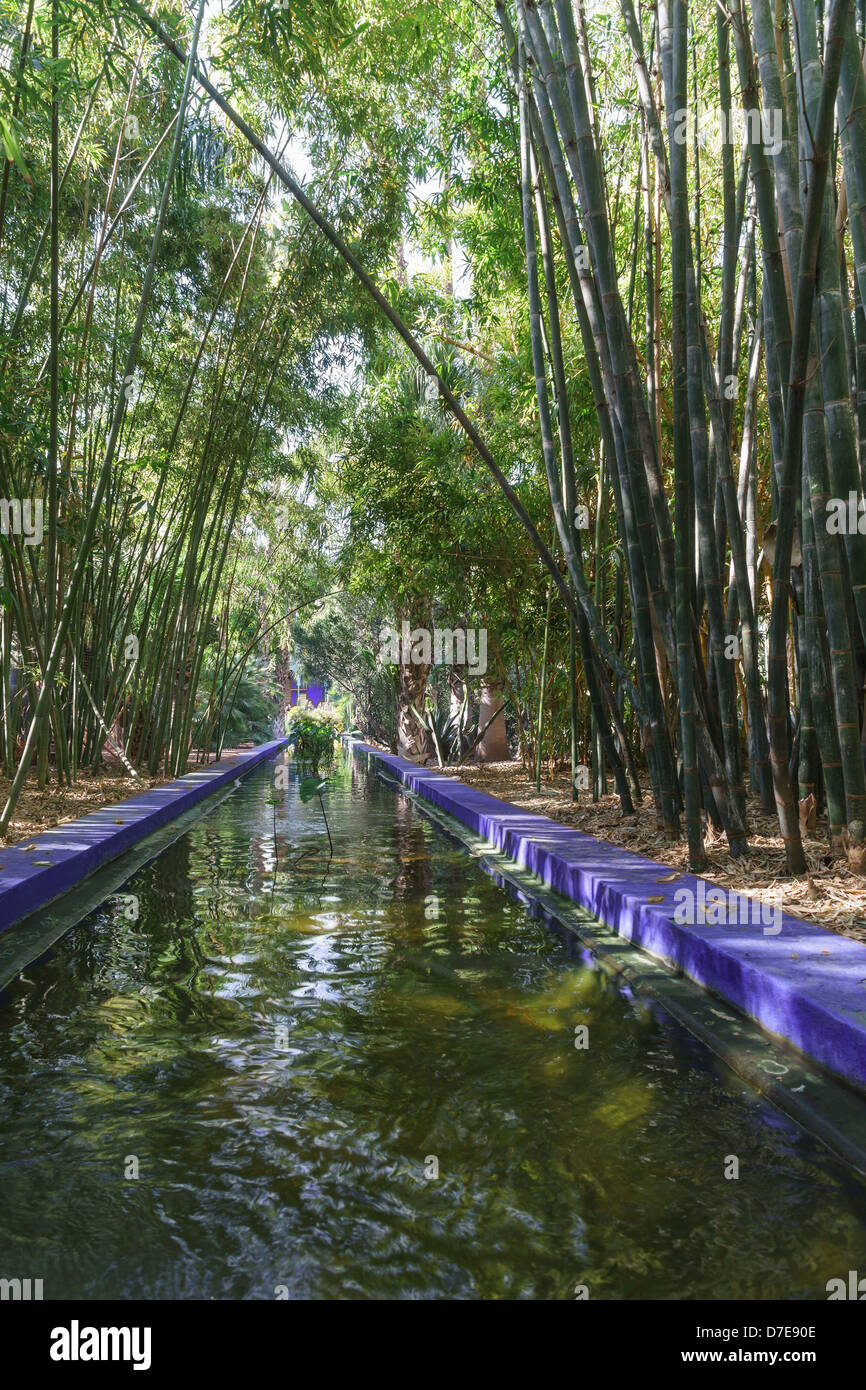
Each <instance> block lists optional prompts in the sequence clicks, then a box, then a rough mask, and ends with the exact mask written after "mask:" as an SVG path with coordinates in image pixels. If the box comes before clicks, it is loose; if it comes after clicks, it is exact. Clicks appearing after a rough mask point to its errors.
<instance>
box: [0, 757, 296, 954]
mask: <svg viewBox="0 0 866 1390" xmlns="http://www.w3.org/2000/svg"><path fill="white" fill-rule="evenodd" d="M285 746H286V740H285V739H284V738H278V739H273V740H272V741H271V742H270V743H262V744H259V746H258V747H257V748H251V749H249V751H248V752H245V753H238V754H236V755H235V756H234V757H233V758H230V759H228V758H227V759H223V760H222V761H221V762H218V763H211V764H209V765H208V766H205V767H202V768H197V769H196V771H195V772H188V773H187V774H186V775H185V776H184V777H178V778H177V779H176V780H175V781H174V782H168V783H166V785H165V786H164V787H153V788H152V789H151V790H150V791H146V792H142V793H141V795H139V796H134V797H131V798H130V799H129V800H128V801H118V802H117V803H116V804H115V805H113V806H105V807H103V808H102V809H101V810H99V811H92V812H91V813H90V814H89V815H87V816H82V817H81V818H80V819H79V820H74V821H68V822H67V823H66V824H65V825H57V826H54V828H53V829H51V830H45V831H43V832H42V833H41V834H40V835H35V836H34V837H33V838H32V839H31V840H26V841H22V842H21V844H19V845H11V846H10V847H9V848H8V849H3V848H0V864H2V870H0V932H3V931H5V930H6V929H7V927H11V926H14V925H15V923H16V922H20V921H21V919H22V918H24V917H29V916H30V914H31V912H35V911H36V910H37V909H38V908H41V907H45V906H46V905H47V904H48V903H50V902H53V901H54V899H55V898H57V897H59V896H60V895H61V894H62V893H66V892H68V890H69V889H70V888H74V887H75V886H76V885H77V884H79V883H81V881H82V879H85V878H87V877H88V876H89V875H90V874H92V873H93V871H94V870H95V869H98V868H101V866H102V865H103V864H106V863H108V862H109V860H111V859H116V858H117V857H118V855H120V854H123V853H125V851H126V850H128V849H131V847H132V846H133V845H136V844H138V843H139V841H140V840H144V839H146V838H147V836H148V835H152V834H153V832H154V831H155V830H159V829H160V828H161V827H162V826H163V825H166V824H167V823H168V822H169V821H172V820H176V818H177V817H178V816H180V815H182V814H183V813H184V811H188V810H190V809H191V807H193V806H195V805H197V803H198V802H199V801H202V800H204V798H205V797H206V796H210V795H211V794H212V793H213V792H215V791H217V790H219V788H220V787H224V786H226V785H227V784H228V783H230V782H233V781H235V780H236V779H237V778H238V777H242V776H243V774H244V773H245V772H249V770H250V768H252V767H255V766H256V764H257V763H260V762H262V761H264V759H265V758H268V757H270V756H271V755H272V754H274V753H277V752H279V750H280V749H281V748H284V747H285ZM118 821H121V822H122V826H119V825H118ZM23 844H28V845H29V844H32V845H35V846H36V848H35V849H34V850H33V851H32V852H31V853H25V852H24V850H23V849H22V845H23ZM49 859H50V861H51V862H50V864H43V863H40V861H42V860H49Z"/></svg>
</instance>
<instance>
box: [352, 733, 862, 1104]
mask: <svg viewBox="0 0 866 1390" xmlns="http://www.w3.org/2000/svg"><path fill="white" fill-rule="evenodd" d="M350 747H351V749H352V752H353V753H354V754H356V755H357V754H359V753H363V754H364V755H366V756H369V757H373V758H375V759H377V760H378V761H379V762H380V763H383V764H384V765H385V766H387V767H388V768H389V769H390V771H391V773H392V774H393V775H394V776H395V777H396V778H397V779H398V780H399V781H401V782H403V783H404V784H405V785H406V786H407V787H409V788H410V789H411V790H412V791H414V792H416V793H417V794H418V795H420V796H422V797H426V798H427V800H429V801H431V802H433V804H434V805H436V806H439V807H441V808H442V810H444V811H447V812H448V813H449V814H450V815H452V816H454V817H456V819H458V820H460V821H462V823H463V824H464V825H466V826H468V827H469V829H471V830H473V831H475V833H476V834H478V835H481V836H483V837H484V839H486V840H488V841H489V842H490V843H491V844H492V845H494V846H495V847H496V848H497V849H498V850H500V851H501V852H502V853H504V854H507V855H508V857H509V858H511V859H513V860H514V861H515V862H516V863H517V864H518V865H519V866H520V867H521V868H525V869H529V870H531V871H532V872H533V873H535V874H537V875H538V877H539V878H540V879H541V880H542V881H543V882H544V883H545V884H546V885H547V886H548V887H550V888H553V889H555V890H556V891H557V892H559V893H562V894H563V895H564V896H565V897H568V898H571V899H572V901H574V902H576V903H579V904H580V905H581V906H582V907H585V908H587V909H588V910H589V911H590V912H592V913H593V914H594V915H595V916H596V917H599V918H601V919H602V921H604V922H605V923H607V924H608V925H609V926H610V927H612V928H613V930H614V931H616V932H617V933H618V934H619V935H621V936H623V937H626V938H627V939H628V940H629V941H632V942H634V944H635V945H637V946H640V947H642V948H643V949H644V950H647V951H650V952H651V953H652V954H653V955H655V956H659V957H661V958H662V959H663V960H665V961H666V962H668V963H669V964H671V965H675V966H677V967H679V968H680V969H681V970H682V971H683V972H684V974H686V975H688V976H689V977H690V978H691V979H692V980H695V981H696V982H697V983H698V984H700V985H703V986H705V987H706V988H708V989H711V990H714V991H715V992H716V993H717V994H719V995H720V996H721V997H722V998H723V999H725V1000H727V1001H728V1003H730V1004H733V1005H734V1006H735V1007H736V1008H737V1009H739V1010H740V1011H741V1012H742V1013H744V1014H746V1015H747V1017H749V1018H751V1019H753V1020H754V1021H755V1022H756V1023H759V1024H760V1025H761V1026H762V1027H763V1028H766V1029H767V1030H768V1031H769V1032H771V1033H774V1034H776V1035H777V1036H778V1037H781V1038H783V1039H785V1040H786V1041H788V1042H790V1043H792V1044H793V1045H794V1046H795V1047H797V1048H799V1049H800V1051H801V1052H804V1053H805V1054H806V1055H807V1056H808V1057H811V1058H813V1059H814V1060H815V1061H816V1062H819V1063H820V1064H821V1066H823V1067H825V1068H827V1070H828V1071H831V1072H834V1073H836V1074H837V1075H839V1076H841V1077H844V1078H845V1079H846V1080H847V1081H849V1082H851V1083H853V1084H855V1085H857V1086H859V1087H866V945H862V944H861V943H860V942H857V941H853V940H851V939H850V938H849V937H844V936H839V935H838V934H837V933H836V932H833V931H830V930H829V929H827V928H825V927H819V926H814V925H813V924H812V923H810V922H804V921H802V920H801V919H800V918H798V917H792V916H789V915H788V914H787V913H779V915H778V917H777V918H776V919H775V920H774V921H773V923H772V930H768V927H766V926H763V925H761V924H760V923H758V924H753V923H749V924H748V925H742V926H740V925H734V924H726V925H722V926H711V925H707V924H696V925H689V924H682V923H679V922H676V921H674V920H673V917H672V915H671V914H672V912H673V910H674V909H675V907H676V906H677V903H676V900H675V894H676V893H678V892H679V891H681V890H682V889H686V890H688V891H690V892H692V893H694V894H695V896H696V898H697V897H698V896H699V894H700V892H701V888H700V885H703V892H704V893H706V891H707V890H708V889H710V888H715V887H716V885H713V884H711V883H710V882H709V880H707V879H703V880H702V879H699V878H697V877H695V876H694V875H691V874H685V873H684V874H680V875H679V876H678V877H677V879H676V881H675V882H669V883H663V882H659V879H660V878H664V877H667V878H668V879H669V878H670V875H671V873H672V872H673V871H672V870H671V868H670V866H669V865H665V864H657V863H655V862H654V861H653V860H651V859H646V858H644V856H643V855H639V854H633V853H632V852H631V851H629V850H625V849H621V848H620V847H619V846H617V845H611V844H608V843H607V842H606V841H604V840H597V839H595V838H594V837H593V836H591V835H585V834H583V833H582V832H581V831H579V830H572V829H571V828H570V827H568V826H564V825H559V824H557V822H556V821H552V820H549V819H548V818H547V817H546V816H540V815H536V814H535V813H534V812H530V811H523V810H521V809H520V808H519V807H516V806H512V805H510V804H509V803H508V802H505V801H499V800H498V799H497V798H496V797H493V796H488V795H487V793H486V792H480V791H477V790H475V789H474V788H472V787H468V786H466V785H465V783H462V782H458V781H456V780H455V779H454V778H453V777H448V776H445V775H443V774H442V773H439V772H436V771H433V770H431V769H428V768H424V767H418V766H417V765H416V764H415V763H411V762H408V761H407V760H406V759H405V758H399V757H395V756H394V755H393V754H389V753H383V752H381V751H380V750H379V749H377V748H371V747H370V746H369V745H367V744H363V743H359V742H357V741H355V740H351V741H350ZM648 898H662V899H663V901H662V902H658V903H650V902H648V901H647V899H648ZM733 900H735V902H736V904H739V903H743V904H744V910H743V914H742V915H746V914H748V915H752V916H754V913H753V911H752V909H751V904H752V903H753V902H754V901H756V900H754V899H749V898H747V897H745V895H737V894H735V895H732V901H733ZM735 911H736V913H737V915H738V916H739V915H741V914H740V909H739V907H738V906H736V907H735Z"/></svg>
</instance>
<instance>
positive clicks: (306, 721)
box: [286, 709, 340, 773]
mask: <svg viewBox="0 0 866 1390" xmlns="http://www.w3.org/2000/svg"><path fill="white" fill-rule="evenodd" d="M287 724H288V727H287V730H286V733H287V736H288V740H289V747H290V748H292V749H294V753H295V757H296V758H297V760H298V762H299V763H301V764H302V765H303V766H304V767H308V768H309V769H310V771H311V772H313V773H317V772H318V771H319V768H320V767H321V765H322V764H323V763H329V762H330V761H331V760H332V758H333V756H334V743H335V741H336V739H337V735H338V734H339V732H340V724H339V720H338V718H337V716H336V715H333V714H328V713H326V712H324V711H319V710H316V711H315V712H312V711H310V710H306V709H305V710H299V709H294V710H290V712H289V717H288V721H287Z"/></svg>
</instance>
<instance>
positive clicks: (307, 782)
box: [298, 777, 328, 801]
mask: <svg viewBox="0 0 866 1390" xmlns="http://www.w3.org/2000/svg"><path fill="white" fill-rule="evenodd" d="M327 785H328V779H327V778H326V777H305V778H304V780H303V782H302V783H301V785H300V786H299V788H298V791H299V793H300V797H301V800H302V801H312V799H313V797H314V796H321V794H322V792H323V791H325V789H326V788H327Z"/></svg>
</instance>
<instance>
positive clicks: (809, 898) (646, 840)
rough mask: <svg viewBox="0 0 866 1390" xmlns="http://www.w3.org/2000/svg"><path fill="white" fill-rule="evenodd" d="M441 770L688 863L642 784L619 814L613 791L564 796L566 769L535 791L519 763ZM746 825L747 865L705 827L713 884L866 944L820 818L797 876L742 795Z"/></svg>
mask: <svg viewBox="0 0 866 1390" xmlns="http://www.w3.org/2000/svg"><path fill="white" fill-rule="evenodd" d="M443 771H444V772H445V773H447V774H448V775H449V776H454V777H458V778H459V779H460V781H461V782H466V783H467V784H468V785H469V786H472V787H478V789H479V790H480V791H485V792H488V793H489V794H490V795H491V796H497V797H499V798H500V799H501V800H502V801H509V802H511V804H512V805H514V806H520V807H521V808H522V809H524V810H527V811H536V812H537V813H538V814H539V815H542V816H549V817H550V819H551V820H555V821H560V822H561V823H562V824H563V825H570V826H573V827H574V829H575V830H582V831H584V833H585V834H587V835H595V836H596V837H597V838H598V839H601V840H608V841H610V843H612V844H615V845H622V847H623V848H624V849H631V850H634V851H635V852H636V853H637V854H645V855H647V856H648V857H649V858H651V859H656V860H658V862H659V863H661V864H669V865H670V867H671V868H672V869H680V870H681V871H686V870H687V869H688V851H687V847H686V843H685V839H682V840H679V841H674V842H673V843H672V842H671V841H669V840H666V839H665V838H664V836H663V835H662V834H661V833H660V831H659V830H658V828H657V826H656V820H655V813H654V810H653V805H652V798H651V796H650V794H649V791H648V790H646V789H644V797H643V802H642V804H641V805H640V806H639V807H638V808H637V813H636V815H634V816H628V817H624V816H622V815H621V813H620V808H619V798H618V797H617V796H615V795H609V796H606V797H604V798H603V799H601V800H599V801H597V802H595V803H594V802H593V801H592V798H591V796H590V794H589V793H588V792H581V793H580V799H579V800H578V801H576V802H575V801H572V799H571V783H570V780H569V778H568V776H567V775H564V776H562V777H559V778H555V779H553V780H550V779H545V778H542V782H541V792H540V793H538V792H536V790H535V780H534V778H531V777H530V776H528V775H527V773H526V771H525V770H524V769H523V768H522V767H521V765H520V764H519V763H513V762H509V763H485V764H483V765H481V766H479V765H467V766H466V767H462V768H460V769H459V770H458V769H455V768H450V767H448V768H444V769H443ZM749 827H750V835H749V840H750V844H751V846H752V854H751V859H750V861H749V862H748V863H747V864H743V863H741V862H738V861H735V860H733V859H732V858H731V856H730V854H729V852H728V845H727V840H726V839H725V838H724V836H723V835H720V836H717V835H715V833H714V831H713V829H712V827H710V828H709V829H708V830H707V835H706V846H707V858H708V859H709V866H708V868H707V870H706V873H705V875H704V877H706V878H707V879H709V880H711V881H712V882H713V883H717V884H718V885H719V886H720V887H721V888H724V889H730V890H734V891H735V892H742V893H746V894H749V895H751V896H752V897H759V898H760V899H761V900H762V901H764V902H768V903H771V904H773V905H774V906H776V907H779V908H780V909H781V910H782V911H783V912H790V913H791V914H792V915H793V916H795V917H802V918H803V919H804V920H805V921H807V922H816V923H818V925H820V926H822V927H829V928H830V929H831V930H833V931H837V932H840V933H841V934H842V935H843V936H850V937H853V938H854V939H855V940H856V941H862V942H864V943H866V878H862V877H860V876H859V875H856V874H853V873H852V872H851V871H850V869H848V867H847V865H846V863H845V861H844V860H840V859H838V858H835V857H833V856H832V855H831V854H830V851H829V846H828V842H827V837H826V834H825V833H823V828H822V826H821V823H820V822H819V824H818V828H817V830H816V831H815V834H814V836H813V837H812V838H807V839H806V840H805V841H804V848H805V851H806V859H807V862H808V864H809V872H808V874H805V875H803V876H801V877H798V878H790V877H787V876H786V874H785V851H784V848H783V845H782V840H781V836H780V835H779V825H778V821H777V820H776V818H775V816H768V815H765V814H764V813H763V812H762V811H761V807H760V804H759V803H758V802H757V801H754V800H750V802H749Z"/></svg>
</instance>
